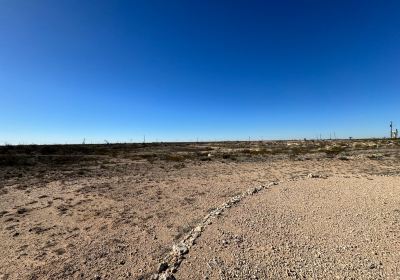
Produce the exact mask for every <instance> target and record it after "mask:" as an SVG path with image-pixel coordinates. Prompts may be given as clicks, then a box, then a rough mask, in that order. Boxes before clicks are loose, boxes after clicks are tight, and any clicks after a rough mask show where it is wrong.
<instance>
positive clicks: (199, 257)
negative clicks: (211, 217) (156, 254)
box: [175, 176, 400, 279]
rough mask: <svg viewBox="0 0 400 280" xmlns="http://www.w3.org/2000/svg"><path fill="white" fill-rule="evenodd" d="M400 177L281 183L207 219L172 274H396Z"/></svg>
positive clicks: (191, 276) (312, 276)
mask: <svg viewBox="0 0 400 280" xmlns="http://www.w3.org/2000/svg"><path fill="white" fill-rule="evenodd" d="M399 230H400V178H399V177H382V176H369V177H367V178H355V177H351V178H343V177H331V178H328V179H321V178H312V179H304V180H299V181H292V182H287V183H281V184H279V185H277V186H273V187H272V188H271V189H268V190H264V191H263V192H260V193H259V194H257V195H254V196H251V197H247V198H246V199H245V200H244V201H242V202H241V203H240V204H239V205H237V206H236V207H234V208H232V209H231V210H230V211H229V212H227V213H226V214H225V215H223V216H222V217H220V218H219V219H217V220H216V221H215V222H214V223H213V224H211V225H209V226H208V228H207V229H206V230H205V231H204V233H203V235H202V237H201V238H200V239H199V240H198V242H197V244H196V245H195V246H193V248H192V249H191V251H190V253H189V254H188V255H187V259H186V260H185V261H184V262H183V263H182V265H181V267H180V269H179V271H178V273H177V274H176V275H175V276H176V278H177V279H399V278H400V239H399V237H400V231H399Z"/></svg>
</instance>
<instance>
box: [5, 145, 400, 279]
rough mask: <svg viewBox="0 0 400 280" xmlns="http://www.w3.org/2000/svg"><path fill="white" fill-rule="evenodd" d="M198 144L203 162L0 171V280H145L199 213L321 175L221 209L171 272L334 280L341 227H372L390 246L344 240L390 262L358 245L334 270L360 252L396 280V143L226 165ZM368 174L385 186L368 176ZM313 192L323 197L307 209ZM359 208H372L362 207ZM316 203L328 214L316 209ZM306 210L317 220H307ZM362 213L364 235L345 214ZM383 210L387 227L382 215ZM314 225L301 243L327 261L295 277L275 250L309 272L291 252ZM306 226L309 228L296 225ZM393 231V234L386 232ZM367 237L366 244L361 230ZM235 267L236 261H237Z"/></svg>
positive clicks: (113, 162)
mask: <svg viewBox="0 0 400 280" xmlns="http://www.w3.org/2000/svg"><path fill="white" fill-rule="evenodd" d="M285 145H286V144H285ZM203 148H204V147H202V149H203ZM206 148H207V149H206V150H205V151H206V153H205V155H206V158H205V159H207V160H204V153H201V154H200V156H199V158H198V159H197V158H193V157H190V158H185V157H183V158H181V154H179V158H178V160H177V157H176V156H175V155H174V157H171V156H169V157H167V158H166V159H165V158H162V159H158V158H155V157H154V156H152V157H151V160H149V159H143V158H142V157H143V156H141V157H136V156H134V157H121V156H115V155H114V154H113V155H112V156H111V157H108V158H107V160H104V161H102V162H101V163H98V162H97V161H98V159H97V158H96V160H97V161H96V162H95V164H89V163H88V162H86V161H82V159H81V158H79V159H78V163H79V164H77V165H75V163H76V162H74V159H73V160H72V163H73V164H74V165H72V163H71V164H70V163H68V164H63V165H55V164H53V163H52V162H50V164H49V165H43V164H42V165H36V164H35V165H33V166H30V167H29V168H25V167H24V168H22V167H20V166H15V165H3V167H2V168H3V170H0V175H1V174H4V177H3V179H2V182H1V186H0V224H1V228H0V251H1V252H2V254H1V256H0V279H149V278H151V277H153V275H154V274H155V273H157V270H158V268H159V264H160V263H162V262H163V260H164V259H165V257H166V256H169V255H170V253H171V248H172V246H173V245H174V244H176V243H178V242H179V241H180V240H182V239H183V238H184V237H185V236H186V235H187V234H189V233H190V232H192V231H193V229H194V228H195V227H196V226H197V225H198V224H199V222H200V221H201V220H202V219H203V217H204V216H205V215H207V214H208V213H210V212H212V211H213V210H214V209H216V208H217V207H219V206H220V205H222V204H224V203H225V202H226V201H228V200H229V199H230V198H232V197H234V196H236V195H238V194H240V193H242V192H243V191H245V190H246V189H248V188H249V187H252V186H253V187H254V186H258V185H261V184H267V183H268V182H270V181H276V180H278V181H283V180H290V179H293V178H299V177H306V176H307V174H309V173H313V174H318V175H323V176H329V179H326V180H324V179H310V180H309V181H304V182H305V183H303V182H302V181H299V182H296V183H295V182H293V183H289V184H288V185H278V186H275V187H273V189H271V190H267V191H262V192H260V193H258V194H257V195H254V196H252V197H251V198H247V197H246V198H244V199H243V200H242V201H240V202H239V203H238V204H237V205H235V206H234V207H232V208H229V209H227V210H229V211H225V212H224V213H223V214H222V215H221V216H220V217H219V218H218V219H217V220H216V221H215V222H213V223H212V224H211V225H209V226H207V228H204V232H202V234H201V236H200V237H199V238H198V239H197V240H196V243H197V244H195V245H194V246H193V247H192V248H190V251H189V252H188V254H186V253H185V256H184V258H185V259H183V261H182V264H181V266H180V267H179V268H178V269H177V271H174V275H175V277H176V278H177V279H203V278H204V277H206V276H208V277H209V279H221V278H222V279H231V278H235V277H236V276H235V275H236V274H235V268H237V267H241V272H240V273H239V274H237V275H238V276H237V277H238V278H239V279H248V278H246V277H247V276H249V275H250V276H255V277H259V279H264V278H265V277H266V276H267V275H268V276H271V275H276V276H279V277H280V276H282V277H283V276H284V277H289V276H290V275H289V276H288V275H287V274H285V273H287V269H294V271H293V272H292V274H293V275H303V274H304V275H306V276H307V277H313V276H312V275H314V276H315V277H317V276H321V275H322V276H323V274H321V273H325V272H324V271H326V273H328V272H329V273H335V271H336V272H337V271H339V270H338V269H339V268H340V267H341V266H339V264H340V262H337V266H336V268H332V266H333V265H332V266H330V265H329V263H332V264H334V263H336V260H339V259H338V257H337V254H338V252H336V251H334V245H335V244H336V243H337V242H336V243H335V244H330V243H331V242H332V241H335V240H336V239H338V240H341V239H345V238H352V236H353V235H351V236H347V235H346V236H345V235H344V233H345V232H347V230H350V229H352V230H354V231H355V232H358V231H360V230H361V229H363V230H365V229H371V228H374V229H375V232H382V233H380V234H379V235H375V236H376V238H378V237H381V239H384V238H386V240H384V241H383V243H379V244H378V243H373V244H372V243H371V245H370V247H368V246H361V245H360V244H361V243H360V242H361V241H359V240H358V239H356V237H358V235H357V236H354V242H353V243H352V242H349V244H350V243H351V244H356V245H357V246H360V247H357V248H365V250H368V252H370V251H369V250H371V252H372V249H373V248H375V247H374V246H375V245H377V244H378V245H380V246H389V245H390V246H391V247H382V248H383V249H382V250H384V251H385V252H389V253H388V254H387V256H388V257H387V258H380V259H379V258H377V257H376V258H372V257H368V256H369V255H368V253H366V252H364V251H362V250H361V249H358V250H355V251H349V252H348V253H347V255H343V259H342V261H343V262H342V263H344V264H346V265H347V264H348V263H347V262H346V260H348V258H349V256H352V257H354V258H356V257H357V256H358V255H356V253H359V254H360V256H361V257H362V258H363V257H364V256H366V257H365V258H369V259H368V262H365V263H367V266H368V265H372V263H373V264H374V265H375V266H376V267H374V268H373V269H370V270H367V272H368V273H367V272H365V273H367V274H365V275H366V277H367V276H368V275H371V277H375V276H376V275H382V277H388V278H391V277H392V278H393V277H394V278H395V276H397V274H395V273H396V272H395V271H394V270H393V269H392V268H391V267H394V265H395V263H396V256H397V257H398V255H396V254H395V251H396V250H397V248H398V247H396V246H398V244H397V245H396V244H395V243H391V242H394V239H388V237H387V236H386V235H388V234H389V233H391V234H392V237H393V236H394V233H393V232H395V227H393V225H391V223H393V221H394V220H393V219H392V218H393V217H397V216H395V215H397V214H398V212H396V211H395V210H396V208H395V203H396V202H398V201H397V200H396V199H397V198H396V196H397V197H399V196H398V195H397V194H398V190H397V189H396V182H397V183H398V181H396V180H397V179H396V177H395V175H396V174H399V173H400V166H399V164H398V162H399V161H398V159H399V153H398V152H399V150H398V148H397V146H395V147H393V145H392V146H390V147H388V148H385V149H384V150H382V151H381V150H373V151H370V150H369V149H366V150H361V151H360V150H357V151H353V152H352V151H350V150H347V151H346V153H345V154H337V155H336V156H334V157H332V156H329V157H327V156H326V155H325V154H322V155H321V154H314V153H313V154H307V153H302V154H300V155H296V156H293V155H285V154H283V155H282V154H279V155H278V156H275V155H270V153H269V150H268V154H262V155H260V153H259V150H257V151H256V153H255V155H253V154H251V156H249V155H248V154H249V152H248V151H245V153H246V154H245V156H243V154H240V155H239V156H237V155H236V154H235V153H236V150H233V152H231V154H229V157H227V156H226V150H229V149H230V150H232V149H231V147H228V148H229V149H227V148H226V149H225V148H224V152H223V154H222V156H221V157H218V156H217V153H215V156H214V154H213V152H212V151H211V152H209V150H212V148H209V147H206ZM394 148H395V149H394ZM169 149H174V148H169ZM219 151H220V150H219ZM250 152H251V153H252V151H250ZM113 153H114V151H113ZM124 153H125V150H124ZM132 153H133V154H135V153H137V152H136V151H135V152H132ZM196 153H199V152H196ZM209 153H211V154H210V155H209V156H207V154H209ZM232 154H233V155H234V158H232ZM146 156H147V155H146ZM53 160H54V159H53ZM38 166H40V168H39V167H38ZM0 167H1V166H0ZM374 174H375V175H382V174H384V175H387V176H391V177H393V178H388V179H385V178H381V177H376V176H372V175H374ZM354 175H357V176H359V177H362V178H366V177H368V178H373V180H368V179H346V178H342V176H350V177H352V178H353V177H354ZM331 178H332V179H331ZM335 180H338V181H337V182H336V181H335ZM351 180H353V181H351ZM379 182H380V183H379ZM397 185H398V184H397ZM284 189H286V191H283V190H284ZM310 190H312V191H311V192H310ZM316 190H318V191H316ZM358 190H360V193H359V194H358ZM367 194H369V195H367ZM285 195H286V196H285ZM314 196H318V197H319V200H315V201H314ZM284 197H285V198H284ZM337 197H342V200H340V201H339V202H340V203H339V202H338V203H336V202H335V200H334V199H335V198H337ZM283 198H284V199H283ZM291 199H294V200H293V201H292V202H293V203H290V201H291ZM296 199H297V200H296ZM353 200H354V201H356V202H357V203H358V204H355V205H356V206H358V205H359V206H360V207H361V208H360V207H353V208H351V207H350V206H351V205H348V204H351V202H352V201H353ZM364 201H365V202H371V203H368V205H367V204H366V203H365V202H364ZM378 202H382V203H383V202H386V203H387V205H388V206H387V207H388V208H382V207H381V208H379V207H378V208H373V205H375V204H374V203H378ZM324 203H325V204H324ZM389 206H390V207H392V208H389ZM321 207H322V209H324V211H323V212H321V211H317V209H320V208H321ZM326 207H328V208H326ZM335 207H336V208H335ZM362 207H364V208H362ZM342 208H343V209H345V210H343V211H344V212H343V217H337V216H335V215H333V214H332V213H337V211H341V209H342ZM311 209H312V211H314V212H310V211H311ZM360 209H364V211H366V212H365V213H370V212H373V209H375V212H376V215H375V216H373V217H375V218H376V221H375V220H372V218H371V219H367V218H366V217H365V216H364V214H362V216H361V217H359V219H358V220H357V221H359V222H360V223H363V224H365V225H366V226H365V227H364V228H361V224H360V223H357V224H354V223H353V218H352V217H353V216H354V215H357V214H358V213H359V212H360ZM307 210H309V211H307ZM346 211H347V212H346ZM354 211H356V212H354ZM296 213H298V214H296ZM310 213H312V214H310ZM361 213H363V212H361ZM388 213H391V214H390V215H392V216H390V215H389V214H388ZM386 214H387V215H388V216H387V220H385V219H383V218H382V217H386V216H385V215H386ZM328 215H331V219H333V220H331V221H330V222H332V223H333V224H334V225H340V223H341V222H343V223H345V224H343V225H342V228H341V230H342V231H341V232H339V231H337V230H336V231H334V229H335V228H334V227H332V226H331V225H332V224H326V221H325V219H327V216H328ZM379 217H381V218H382V219H381V220H379ZM235 219H237V220H235ZM296 219H297V220H298V221H297V220H296ZM312 219H315V223H320V224H321V226H327V227H326V228H325V229H324V227H322V228H321V229H319V230H320V232H318V231H316V230H314V233H313V232H310V231H309V232H307V236H308V238H310V240H311V241H309V243H307V244H309V246H314V247H315V248H320V254H321V256H323V257H321V258H319V259H318V260H317V266H316V270H315V274H309V272H307V271H308V270H306V269H305V268H302V269H303V270H302V271H299V270H298V267H299V266H301V264H302V262H294V260H293V256H291V255H290V254H289V253H288V252H286V251H285V250H286V249H285V250H283V248H282V247H280V245H281V244H283V245H284V246H286V245H287V244H286V243H285V242H289V248H291V249H292V250H293V252H296V250H299V251H298V252H297V253H296V256H297V255H298V256H299V258H302V259H303V263H306V264H308V265H310V259H312V256H315V254H316V251H315V250H314V251H313V249H310V251H307V252H309V254H310V255H307V254H306V253H305V252H304V251H302V250H303V249H299V248H300V247H302V246H303V245H304V244H306V242H305V241H304V240H305V239H303V238H302V237H301V236H302V235H305V233H304V232H306V228H309V229H311V228H312V227H311V226H310V225H311V224H312V222H311V220H312ZM354 219H355V218H354ZM270 220H271V222H269V221H270ZM303 223H306V225H304V226H300V225H299V224H303ZM247 224H248V225H250V226H248V225H247ZM277 224H280V225H281V226H282V227H279V226H277ZM353 224H354V226H353ZM313 225H314V226H315V224H313ZM328 225H329V227H328ZM390 226H392V228H391V230H392V231H393V232H391V231H387V228H388V227H390ZM339 228H340V227H339ZM251 229H252V230H251ZM236 230H237V231H238V232H239V231H240V232H241V233H240V235H239V237H238V238H239V239H240V240H241V241H240V242H239V241H238V242H239V243H241V244H243V245H241V246H244V247H247V249H244V251H241V249H237V248H236V247H234V246H233V245H232V244H233V242H234V241H232V240H234V239H235V238H236V237H235V234H236V235H238V233H236ZM221 231H223V232H224V234H225V233H226V234H225V235H226V236H225V235H223V236H224V237H223V239H226V240H225V243H226V244H223V245H221V243H220V242H222V239H221V238H222V237H221V234H222V233H221ZM263 231H264V233H263ZM296 231H299V234H296ZM329 232H335V233H337V236H332V235H331V236H326V239H325V243H315V242H316V236H318V235H317V234H328V233H329ZM289 233H292V235H289ZM300 233H301V234H300ZM339 233H340V234H342V235H339ZM365 234H366V236H369V235H368V234H369V233H368V232H366V233H365ZM389 235H390V234H389ZM229 236H231V237H229ZM253 237H254V238H253ZM229 238H231V239H229ZM232 238H233V239H232ZM312 238H314V239H312ZM335 238H336V239H335ZM272 239H273V241H271V240H272ZM321 240H324V239H321ZM374 240H375V239H374ZM336 241H337V240H336ZM235 242H236V241H235ZM246 242H247V243H246ZM271 242H273V243H271ZM320 242H322V241H320ZM371 242H372V241H371ZM374 242H375V241H374ZM271 244H272V245H271ZM329 244H330V245H329ZM271 246H276V248H278V252H280V253H282V254H283V255H279V254H278V255H275V256H274V258H271V259H269V258H267V257H266V256H270V254H272V253H271V252H274V251H273V250H275V249H272V247H271ZM290 246H292V247H290ZM304 246H305V245H304ZM307 246H308V245H307ZM318 246H320V247H318ZM332 246H333V247H332ZM343 246H348V245H346V244H345V245H343ZM343 246H342V247H343ZM210 247H211V248H214V249H209V248H210ZM227 248H228V249H229V251H230V252H231V253H230V254H228V255H227V254H224V253H223V252H224V250H226V249H227ZM255 248H256V249H255ZM274 248H275V247H274ZM284 248H286V247H284ZM324 250H325V251H324ZM363 250H364V249H363ZM382 250H378V249H374V251H373V252H376V253H378V254H381V253H382V252H383V251H382ZM339 252H340V251H339ZM352 252H353V253H354V254H353V253H352ZM236 256H237V257H236ZM375 256H376V255H375ZM194 260H197V261H194ZM199 260H200V261H199ZM397 260H398V258H397ZM241 261H244V263H239V262H241ZM285 262H286V263H287V264H286V265H285ZM380 262H382V263H383V264H382V265H381V264H380ZM296 265H297V266H296ZM218 267H219V268H218ZM258 268H259V269H258ZM321 269H322V270H321ZM335 269H336V270H335ZM221 271H222V272H221ZM354 271H355V272H354V273H355V274H354V273H353V274H351V273H349V274H348V275H350V276H354V275H356V276H357V275H358V276H360V275H364V274H357V273H359V272H360V271H361V270H360V269H359V262H358V261H357V262H356V264H355V270H354ZM379 271H381V272H382V273H381V274H379V273H378V272H379ZM307 273H308V274H307ZM285 275H286V276H285ZM326 275H328V274H326ZM329 275H330V274H329ZM332 275H333V274H332ZM322 276H321V277H322ZM322 278H323V277H322ZM356 278H359V277H356ZM160 279H161V278H160Z"/></svg>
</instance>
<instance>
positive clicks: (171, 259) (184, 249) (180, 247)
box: [150, 173, 400, 280]
mask: <svg viewBox="0 0 400 280" xmlns="http://www.w3.org/2000/svg"><path fill="white" fill-rule="evenodd" d="M398 175H400V174H398ZM347 176H349V177H354V174H352V175H343V177H347ZM373 176H376V177H390V176H393V175H383V174H381V175H369V174H368V175H367V176H366V178H368V177H373ZM328 177H330V176H328V175H321V174H313V173H309V174H308V175H301V176H298V177H296V178H291V179H287V180H280V181H273V182H271V183H268V184H267V185H260V186H258V187H254V188H249V189H247V190H246V191H244V192H243V193H241V194H239V195H236V196H234V197H231V198H230V199H229V200H228V201H227V202H225V203H223V204H222V205H221V206H219V207H217V208H216V209H214V210H212V211H211V212H210V213H208V214H207V215H206V216H205V217H204V218H203V219H202V221H201V222H200V223H199V224H197V226H196V227H195V228H193V229H192V230H191V231H190V232H189V234H188V235H186V236H185V237H184V238H183V239H182V240H181V241H179V242H178V243H176V244H175V245H173V246H172V250H171V251H170V253H169V254H168V255H167V256H166V257H165V258H164V260H163V261H162V262H161V263H160V264H159V267H158V271H157V273H155V274H153V275H152V276H151V278H150V279H152V280H176V278H175V276H174V274H175V273H176V272H177V271H178V269H179V266H180V265H181V263H182V261H183V260H184V259H185V257H184V256H185V255H186V254H188V253H189V250H190V248H191V247H192V246H193V245H195V243H196V240H197V239H198V238H199V237H200V236H201V233H202V232H203V231H204V230H205V228H206V227H207V226H208V225H210V224H211V223H212V221H213V220H214V219H215V218H217V217H218V216H220V215H221V214H222V213H223V212H224V211H225V210H227V209H229V208H231V207H232V206H234V205H236V204H238V203H239V202H240V201H241V200H242V199H244V198H246V197H248V196H252V195H254V194H256V193H258V192H260V191H263V190H265V189H269V188H270V187H271V186H274V185H278V184H280V183H284V182H292V181H297V180H301V179H307V178H308V179H327V178H328ZM334 177H342V176H340V175H339V176H338V175H335V176H334Z"/></svg>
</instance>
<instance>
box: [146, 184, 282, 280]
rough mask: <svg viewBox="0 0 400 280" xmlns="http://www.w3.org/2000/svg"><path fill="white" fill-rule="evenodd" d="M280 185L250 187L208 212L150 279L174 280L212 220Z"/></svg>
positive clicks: (173, 248)
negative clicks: (247, 198) (247, 199)
mask: <svg viewBox="0 0 400 280" xmlns="http://www.w3.org/2000/svg"><path fill="white" fill-rule="evenodd" d="M274 185H278V182H271V183H269V184H267V185H261V186H258V187H254V188H249V189H247V190H246V191H244V192H243V193H241V194H239V195H236V196H234V197H231V198H230V199H229V200H228V201H227V202H225V203H223V204H222V205H221V206H219V207H217V208H216V209H214V210H212V211H211V212H210V213H208V214H207V215H206V216H205V217H204V218H203V219H202V221H201V222H200V223H199V224H197V226H196V227H195V228H193V229H192V230H191V231H190V232H189V234H188V235H186V236H185V237H184V238H183V239H182V240H181V241H179V242H178V243H177V244H175V245H173V246H172V250H171V252H170V253H169V254H168V255H167V256H166V257H165V258H164V260H163V262H161V263H160V264H159V267H158V271H157V273H155V274H153V275H152V277H151V278H150V279H153V280H174V279H176V278H175V276H174V273H176V272H177V271H178V268H179V266H180V265H181V263H182V261H183V260H184V259H185V257H184V255H186V254H187V253H189V250H190V248H191V247H192V246H193V245H194V244H195V243H196V240H197V239H198V238H199V237H200V235H201V233H202V232H203V231H204V230H205V228H206V227H207V226H208V225H210V224H211V223H212V221H213V220H214V219H215V218H217V217H218V216H220V215H221V214H222V213H223V212H224V211H225V210H226V209H229V208H231V207H232V206H234V205H235V204H237V203H239V202H240V201H241V200H242V199H243V198H245V197H247V196H251V195H254V194H256V193H258V192H260V191H262V190H265V189H269V188H270V187H271V186H274Z"/></svg>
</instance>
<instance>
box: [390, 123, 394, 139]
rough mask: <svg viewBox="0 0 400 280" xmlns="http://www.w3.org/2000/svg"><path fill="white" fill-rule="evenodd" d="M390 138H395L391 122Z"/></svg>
mask: <svg viewBox="0 0 400 280" xmlns="http://www.w3.org/2000/svg"><path fill="white" fill-rule="evenodd" d="M389 138H393V122H392V121H390V136H389Z"/></svg>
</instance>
